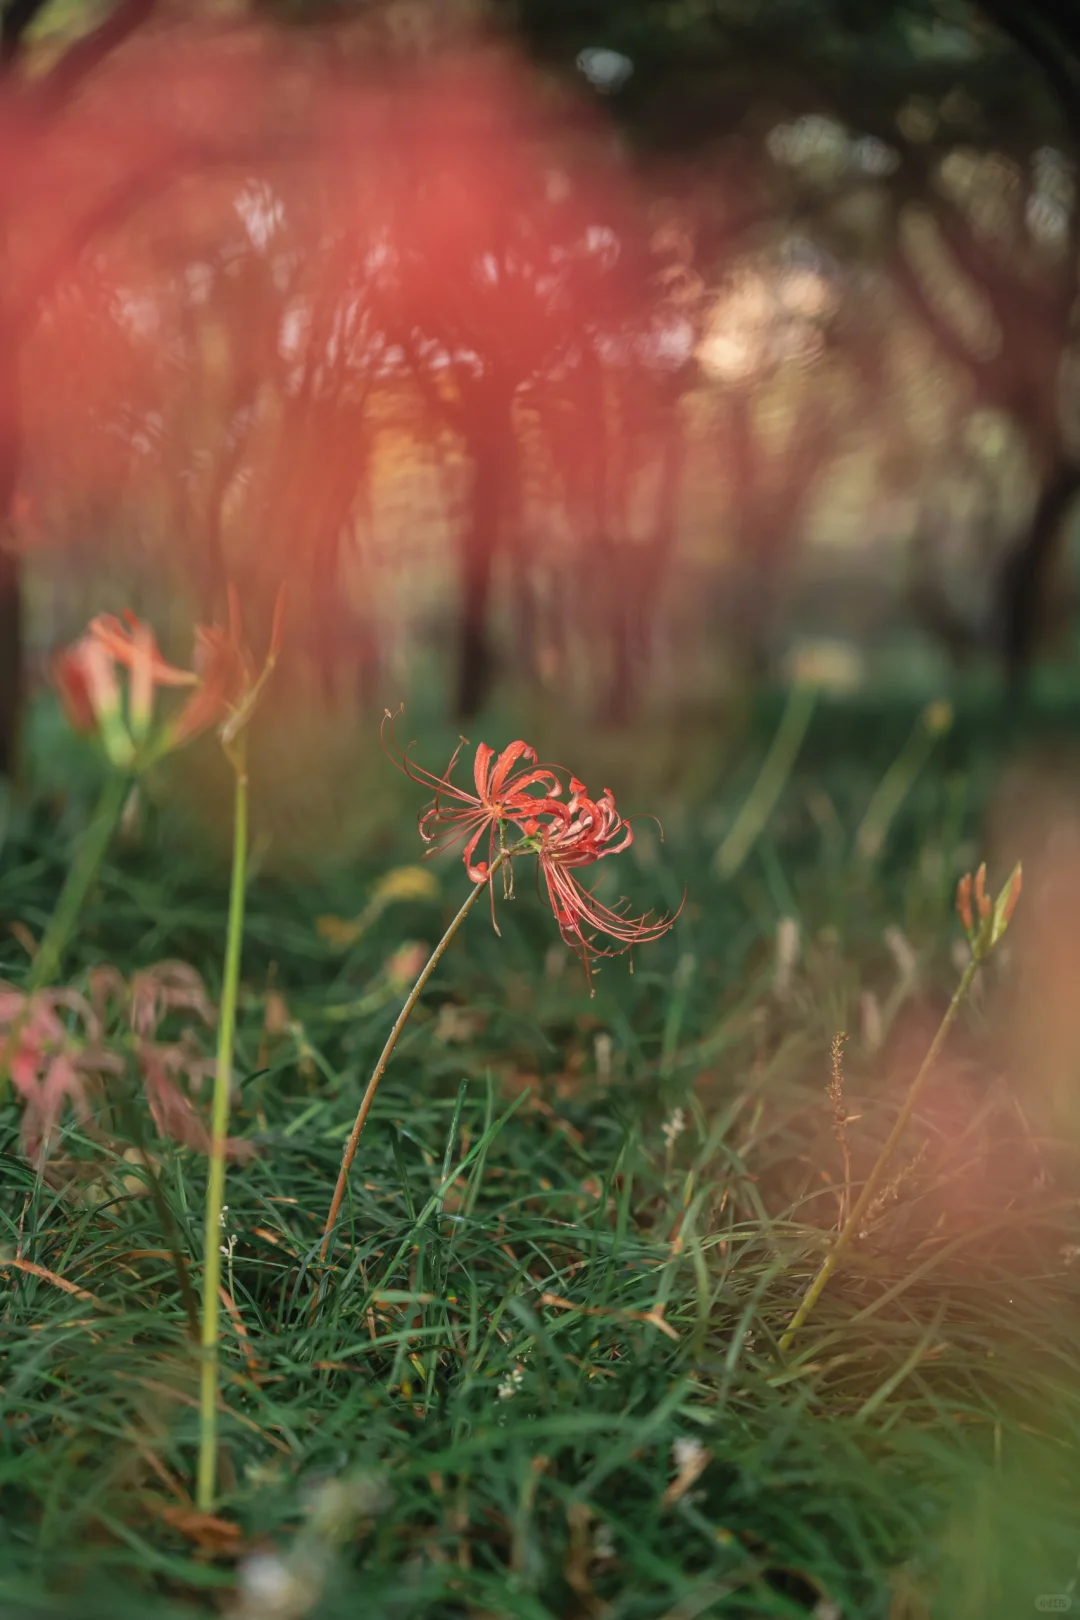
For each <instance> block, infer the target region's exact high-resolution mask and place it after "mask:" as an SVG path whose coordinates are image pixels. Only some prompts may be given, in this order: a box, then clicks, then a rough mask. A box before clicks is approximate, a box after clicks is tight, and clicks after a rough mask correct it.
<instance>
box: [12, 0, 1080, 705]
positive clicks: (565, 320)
mask: <svg viewBox="0 0 1080 1620" xmlns="http://www.w3.org/2000/svg"><path fill="white" fill-rule="evenodd" d="M3 18H4V61H5V80H6V82H5V85H4V100H3V103H2V107H3V115H4V117H5V119H6V121H7V122H6V124H5V129H6V130H7V131H8V132H9V133H8V135H7V148H8V151H9V152H10V153H11V161H9V162H7V163H6V164H5V169H4V177H3V183H2V186H0V210H2V218H3V225H4V229H3V238H2V239H3V244H4V246H3V252H4V264H3V270H4V278H3V289H2V298H0V338H2V339H3V340H4V341H3V343H2V344H0V348H2V351H3V374H2V377H0V473H2V477H0V504H3V505H5V507H6V508H7V510H8V513H9V524H8V528H9V530H10V544H9V547H8V551H7V554H6V555H7V564H6V567H7V574H6V575H5V577H4V578H3V579H0V598H2V600H3V602H4V605H5V606H4V620H5V625H6V630H5V633H4V637H3V644H4V648H5V657H6V659H7V665H6V673H5V676H4V684H5V688H6V690H7V693H8V697H9V702H8V708H9V710H10V708H11V706H12V705H11V701H10V697H11V693H12V692H13V691H14V688H15V654H14V651H13V649H15V647H16V637H15V631H14V625H15V615H14V604H15V598H16V593H17V591H18V592H21V595H22V597H23V599H24V601H25V602H26V604H27V610H28V619H27V623H28V630H27V634H26V636H25V638H24V639H25V641H26V648H25V650H24V652H23V654H22V655H21V657H20V662H21V667H23V668H24V670H29V672H30V674H31V676H32V675H33V671H34V670H35V668H40V664H41V659H42V657H43V655H44V654H46V653H47V652H48V650H49V649H50V648H51V647H52V646H53V645H54V644H55V643H56V642H57V641H59V640H60V639H62V638H63V637H64V636H65V635H67V634H69V633H70V631H71V629H72V628H73V627H75V626H76V625H77V624H78V623H79V622H80V620H81V619H82V617H84V615H85V613H86V611H87V610H88V608H98V607H104V606H106V605H109V604H110V603H111V602H113V601H114V600H115V595H116V591H117V590H118V589H120V584H119V582H120V581H123V589H124V593H125V599H126V600H130V601H132V602H133V603H134V604H135V605H138V606H143V607H145V608H146V609H147V610H149V609H150V608H151V607H153V606H155V604H158V606H157V612H158V614H159V616H160V613H161V612H163V611H164V606H163V605H161V604H163V602H164V601H166V600H167V601H168V602H170V603H171V604H172V606H171V609H170V611H171V612H172V614H173V616H174V618H175V624H176V626H177V627H179V626H180V625H182V624H184V623H185V622H187V620H188V619H189V617H190V609H191V606H192V605H194V606H195V607H197V609H198V610H199V611H201V612H204V613H207V612H213V611H216V610H218V608H219V604H220V600H221V596H222V592H223V588H224V583H225V580H226V578H227V577H230V576H231V577H234V578H236V579H238V580H239V581H240V583H241V586H242V589H243V591H244V594H245V597H246V599H248V600H249V601H250V602H251V603H252V605H253V611H255V612H256V614H257V612H258V605H259V604H262V607H263V611H265V607H266V604H267V603H268V602H269V600H270V599H271V598H272V594H273V591H274V589H275V588H276V583H277V581H278V580H279V579H280V578H281V577H282V576H283V575H285V576H286V577H288V578H289V581H290V594H291V600H292V613H293V619H292V623H293V629H294V635H293V647H294V655H295V656H294V665H295V668H294V670H293V675H294V678H295V681H296V682H297V683H299V684H300V685H304V683H307V687H306V689H310V688H311V687H312V683H313V682H315V683H317V687H318V689H319V691H320V692H321V693H322V694H323V696H324V697H325V699H326V700H328V701H329V702H331V703H335V702H341V701H343V700H344V699H345V698H346V697H347V698H348V700H349V701H352V700H353V699H355V698H356V697H357V695H359V696H360V698H361V699H362V700H363V701H365V702H371V703H372V704H374V705H375V706H376V707H381V705H382V703H383V702H384V701H391V702H392V701H395V700H396V698H397V697H398V696H400V695H401V692H402V691H403V690H405V689H407V688H409V687H411V686H415V685H416V684H417V683H424V684H426V687H427V689H428V690H429V691H430V690H432V689H437V690H438V691H439V692H441V693H444V694H445V697H444V698H441V699H440V703H441V706H442V707H443V709H444V711H445V712H448V713H449V712H453V711H455V710H456V712H457V713H458V714H459V715H462V716H467V715H469V714H473V713H476V712H477V711H478V710H480V709H481V708H483V707H484V706H485V705H486V704H487V703H488V702H489V701H490V699H491V697H492V694H493V693H500V692H502V693H504V694H505V693H511V694H512V693H518V694H521V693H526V694H532V697H531V698H530V699H529V701H538V702H540V703H543V702H545V701H546V702H548V703H550V704H554V705H555V706H556V707H557V708H559V709H560V710H561V711H567V712H569V711H573V712H574V713H581V714H582V715H584V714H588V715H589V716H590V717H591V718H592V719H594V720H595V719H602V720H606V721H608V722H610V723H620V722H625V721H627V720H631V719H638V718H640V716H641V714H642V713H643V711H644V710H645V709H646V708H647V709H649V710H650V711H653V712H655V713H659V714H672V713H675V712H682V711H685V710H686V709H687V708H688V707H689V708H692V709H694V710H695V711H698V712H707V711H709V710H710V708H716V707H717V706H719V705H720V704H722V702H723V701H724V696H725V694H726V693H728V692H730V691H731V690H732V689H733V686H734V687H737V686H738V685H739V683H740V682H741V681H743V680H744V679H745V677H746V676H747V675H748V674H755V675H758V676H760V675H765V676H768V677H781V678H787V677H791V676H792V675H796V676H802V677H806V678H812V679H815V680H818V681H821V682H824V683H827V684H832V685H834V686H839V687H850V686H853V685H857V684H859V683H860V682H862V681H864V680H866V679H868V678H869V679H873V678H880V679H883V680H889V679H900V680H903V681H915V682H916V683H917V682H918V681H920V680H922V681H924V682H925V683H927V684H932V682H933V681H934V680H935V679H938V678H940V673H941V669H942V667H943V660H944V659H946V658H949V657H951V658H952V659H954V660H955V659H965V658H969V657H970V656H971V655H972V654H976V655H978V654H980V653H982V654H984V655H990V656H991V657H993V658H994V659H995V660H997V662H998V664H999V666H1000V668H1001V669H1002V670H1003V671H1004V672H1005V673H1006V675H1008V676H1011V677H1012V678H1013V680H1014V681H1019V680H1020V679H1022V678H1023V676H1024V675H1025V674H1026V672H1027V670H1028V669H1029V667H1030V665H1031V663H1032V660H1033V659H1034V658H1035V657H1036V656H1041V655H1044V654H1057V655H1058V656H1062V655H1064V654H1066V653H1068V652H1070V651H1071V634H1067V632H1071V626H1072V618H1073V612H1072V586H1071V569H1070V561H1069V541H1070V520H1071V515H1072V509H1073V505H1074V503H1075V498H1076V496H1077V494H1078V493H1080V349H1078V346H1077V343H1078V338H1077V330H1076V319H1075V313H1076V307H1077V302H1076V301H1077V291H1078V283H1077V272H1078V254H1077V247H1078V229H1080V224H1078V222H1080V214H1078V210H1077V206H1076V195H1075V189H1076V171H1075V163H1076V155H1077V153H1076V147H1077V141H1078V138H1080V17H1077V15H1076V14H1075V13H1074V9H1073V7H1072V5H1071V4H1070V3H1069V0H1036V3H1021V0H984V3H980V4H964V3H960V0H917V3H909V4H897V3H889V0H486V3H484V0H457V3H451V0H438V3H435V0H378V3H375V0H368V3H363V0H351V3H349V0H343V3H340V4H336V5H326V4H318V3H316V0H272V3H271V0H268V3H266V4H257V3H255V0H251V3H248V4H245V3H243V0H204V3H202V4H200V5H191V4H185V5H180V4H171V3H169V0H117V3H116V4H115V5H113V6H112V7H110V6H108V5H100V4H91V3H90V0H83V3H76V0H57V3H54V4H34V3H33V0H21V3H20V0H13V3H10V4H8V5H7V6H6V7H5V8H4V10H3ZM20 557H22V558H24V559H25V565H24V566H23V567H22V569H21V572H22V575H23V577H22V579H21V581H20V580H19V579H18V578H17V576H18V574H19V573H20V568H19V567H17V566H16V560H17V559H18V558H20ZM159 599H160V602H159ZM176 633H177V634H179V628H177V631H176ZM935 658H936V659H937V662H936V663H935V661H934V660H935ZM935 672H936V673H935ZM545 694H546V697H545ZM8 725H9V729H10V715H9V716H8Z"/></svg>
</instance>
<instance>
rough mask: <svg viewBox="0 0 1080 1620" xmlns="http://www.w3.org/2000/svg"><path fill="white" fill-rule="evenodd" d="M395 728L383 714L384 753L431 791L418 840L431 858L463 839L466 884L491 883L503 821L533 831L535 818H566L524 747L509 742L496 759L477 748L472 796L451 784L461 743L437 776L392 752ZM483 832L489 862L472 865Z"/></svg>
mask: <svg viewBox="0 0 1080 1620" xmlns="http://www.w3.org/2000/svg"><path fill="white" fill-rule="evenodd" d="M387 722H389V726H388V725H387ZM393 727H394V717H393V716H392V715H391V714H390V711H389V710H387V711H386V715H385V718H384V719H383V723H382V728H381V736H382V740H383V747H384V749H385V750H386V752H387V754H388V755H389V756H390V758H391V759H392V760H393V762H394V764H395V765H396V766H397V767H398V769H399V770H402V771H404V772H405V775H406V776H408V777H409V778H410V780H412V781H413V782H419V783H420V784H421V785H422V786H423V787H430V788H434V789H435V797H434V799H433V800H432V802H431V804H429V805H428V806H427V808H426V809H424V810H422V811H421V813H420V823H419V825H420V836H421V838H423V840H424V842H425V843H427V844H430V845H431V846H432V848H431V853H432V854H434V853H435V852H437V851H439V850H443V849H451V848H453V846H454V845H455V844H457V843H458V842H459V841H460V840H461V839H462V838H464V839H465V840H466V843H465V848H464V849H463V850H462V859H463V860H464V862H465V870H466V872H467V873H468V875H469V880H470V882H472V883H483V882H485V881H486V880H488V879H489V878H490V875H491V866H492V863H493V861H494V859H495V851H496V844H497V843H499V847H500V848H501V847H502V846H501V842H500V830H501V828H502V827H503V825H504V824H505V823H506V822H510V823H511V825H512V826H516V827H518V828H519V829H520V830H521V831H522V832H525V831H526V829H532V830H534V831H535V830H536V829H537V828H538V827H539V826H540V821H539V819H538V818H539V817H541V816H552V817H554V818H555V819H556V820H557V821H560V822H561V821H564V820H565V819H566V816H567V807H566V805H564V804H561V803H559V802H558V801H559V798H560V795H561V794H562V783H561V782H560V781H559V779H558V777H557V776H556V774H555V772H554V771H553V770H551V769H549V768H548V767H546V766H539V767H537V768H536V769H532V768H531V767H533V766H536V757H537V756H536V750H535V749H534V748H530V747H529V745H528V743H525V742H521V741H518V742H512V743H509V744H508V745H507V747H506V748H504V749H503V751H502V753H501V754H498V755H496V753H495V750H494V749H493V748H489V747H488V745H487V743H480V744H479V745H478V747H477V750H476V758H475V760H474V761H473V781H474V783H475V785H476V792H475V793H470V792H469V791H468V789H467V788H460V787H457V786H456V785H455V784H454V783H453V782H451V780H450V777H451V776H452V774H453V770H454V766H455V765H456V764H457V761H458V756H459V755H460V753H461V750H462V749H463V748H464V747H466V741H465V739H464V738H462V740H461V742H460V743H459V744H458V746H457V747H456V748H455V749H454V752H453V755H452V757H451V759H450V763H449V765H448V766H447V767H446V770H445V771H444V772H443V774H442V775H441V776H436V775H435V773H434V772H433V771H427V770H425V769H424V768H423V766H420V765H415V764H414V763H413V761H412V760H411V759H410V758H409V750H408V748H406V749H405V750H404V752H402V751H401V750H400V749H397V748H396V746H395V743H394V735H393ZM388 731H389V738H390V740H389V743H388V742H387V732H388ZM409 746H410V747H411V746H412V745H411V744H410V745H409ZM536 790H539V791H536ZM448 800H449V801H450V802H449V803H448V802H447V801H448ZM485 833H486V834H487V839H488V844H487V858H486V860H485V859H481V860H476V859H474V857H475V855H476V850H477V847H478V845H479V843H480V840H481V839H482V838H483V836H484V834H485Z"/></svg>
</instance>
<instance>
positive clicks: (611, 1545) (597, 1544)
mask: <svg viewBox="0 0 1080 1620" xmlns="http://www.w3.org/2000/svg"><path fill="white" fill-rule="evenodd" d="M593 1557H594V1558H595V1559H596V1560H597V1561H598V1562H599V1563H605V1564H606V1563H608V1562H609V1561H610V1560H611V1559H612V1558H614V1557H615V1537H614V1535H613V1534H612V1530H611V1526H610V1524H598V1525H597V1527H596V1531H595V1534H594V1535H593Z"/></svg>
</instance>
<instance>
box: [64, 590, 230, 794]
mask: <svg viewBox="0 0 1080 1620" xmlns="http://www.w3.org/2000/svg"><path fill="white" fill-rule="evenodd" d="M121 669H123V670H126V671H127V672H128V677H129V681H128V697H127V716H126V718H125V714H124V701H123V694H122V690H121V686H120V681H119V679H118V674H117V672H118V670H121ZM53 675H54V679H55V681H56V685H57V688H58V690H59V693H60V700H61V702H62V703H63V705H64V709H65V712H66V714H67V717H68V720H69V721H70V723H71V725H72V726H73V728H74V729H75V730H76V731H82V732H97V733H98V735H99V736H100V738H101V741H102V743H103V745H104V747H105V751H106V753H107V754H108V756H109V758H110V759H111V760H112V762H113V764H114V765H118V766H121V767H130V766H131V765H133V764H134V762H135V759H136V755H137V753H138V750H139V749H140V747H141V746H142V745H143V744H144V743H145V742H146V739H147V737H148V735H149V733H150V728H151V725H152V722H153V709H154V693H155V691H156V689H157V688H158V687H183V686H194V685H196V684H197V682H198V676H197V675H195V674H194V673H193V672H192V671H191V670H187V669H179V668H177V666H176V665H175V664H170V663H168V662H167V661H166V659H165V658H163V657H162V654H161V651H160V649H159V647H158V644H157V641H156V639H155V637H154V633H153V631H152V630H151V629H150V628H149V626H148V625H145V624H143V623H142V622H141V621H140V620H139V619H137V618H136V617H135V615H134V614H133V613H125V615H124V618H123V620H120V619H118V618H116V617H114V615H113V614H111V613H102V614H99V615H98V616H97V617H96V618H94V619H91V621H90V624H89V626H88V627H87V630H86V633H85V635H83V636H81V637H80V638H79V640H78V641H77V642H76V643H75V644H74V646H72V647H69V648H68V649H67V650H66V652H63V653H61V654H60V656H59V657H58V658H57V659H56V660H55V661H54V664H53Z"/></svg>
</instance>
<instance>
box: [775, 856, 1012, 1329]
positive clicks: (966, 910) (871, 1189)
mask: <svg viewBox="0 0 1080 1620" xmlns="http://www.w3.org/2000/svg"><path fill="white" fill-rule="evenodd" d="M1020 886H1021V871H1020V867H1019V866H1017V867H1016V868H1015V869H1014V870H1013V873H1012V876H1011V877H1010V878H1009V881H1008V883H1006V885H1005V887H1004V888H1003V889H1002V891H1001V893H1000V894H999V895H998V898H997V901H996V903H995V904H993V905H991V902H990V897H989V895H987V893H986V867H985V866H980V868H979V870H978V872H977V873H976V875H975V884H974V893H975V898H976V913H975V915H974V916H973V915H972V909H971V896H972V881H971V877H970V875H968V876H965V877H962V878H961V879H960V883H959V886H958V889H957V896H956V908H957V911H958V913H959V915H960V920H961V922H962V923H963V925H964V931H965V932H966V934H967V936H968V943H969V944H970V946H971V960H970V961H969V962H968V965H967V967H966V968H965V969H964V972H963V974H962V976H961V979H960V982H959V984H958V985H957V987H956V989H955V991H954V992H953V998H952V1000H951V1001H950V1002H949V1005H948V1007H947V1008H946V1010H945V1016H944V1017H943V1018H942V1020H941V1023H940V1024H939V1026H938V1031H937V1034H936V1035H935V1036H934V1038H933V1040H932V1041H931V1042H930V1047H929V1050H928V1051H927V1054H926V1056H925V1057H924V1058H923V1060H922V1063H921V1064H920V1065H919V1071H918V1073H917V1074H916V1076H915V1078H914V1080H913V1081H912V1082H911V1085H910V1086H909V1087H908V1093H907V1096H906V1097H905V1098H904V1101H903V1103H902V1105H901V1108H900V1112H899V1113H898V1114H897V1116H896V1121H895V1123H894V1125H893V1128H892V1130H891V1131H890V1132H889V1134H888V1136H887V1138H886V1140H885V1145H884V1147H883V1148H882V1150H881V1152H880V1153H879V1154H878V1156H877V1160H876V1162H875V1164H874V1168H873V1169H872V1170H871V1172H870V1174H869V1175H868V1176H867V1178H866V1182H865V1184H864V1186H863V1190H862V1192H861V1193H860V1194H859V1196H858V1198H857V1199H856V1200H855V1203H854V1205H853V1206H852V1209H851V1212H850V1213H849V1215H848V1217H847V1219H846V1221H845V1222H844V1224H843V1226H842V1227H841V1228H840V1231H839V1232H838V1234H837V1236H836V1241H835V1242H834V1243H833V1245H832V1247H831V1248H830V1250H829V1252H828V1254H827V1255H826V1256H825V1259H824V1260H823V1261H822V1263H821V1266H820V1267H819V1269H818V1271H817V1274H816V1275H815V1277H814V1279H813V1281H812V1282H811V1284H810V1286H809V1287H808V1288H807V1290H806V1293H805V1294H804V1295H803V1297H802V1300H801V1301H800V1303H799V1308H798V1310H797V1311H796V1312H795V1315H794V1316H793V1317H792V1319H791V1322H790V1323H789V1325H788V1328H787V1331H786V1332H785V1333H784V1335H783V1337H782V1338H781V1340H780V1352H781V1354H782V1355H783V1354H786V1353H787V1351H788V1350H789V1349H790V1348H791V1343H792V1340H793V1339H794V1337H795V1335H796V1333H797V1332H798V1331H799V1329H800V1328H801V1327H802V1326H803V1324H804V1323H805V1321H806V1319H807V1317H808V1316H809V1315H810V1312H811V1311H812V1310H813V1309H814V1306H815V1305H816V1304H817V1302H818V1300H819V1299H820V1298H821V1295H822V1293H823V1291H824V1289H825V1285H826V1283H827V1282H828V1281H829V1278H830V1277H831V1276H832V1274H833V1272H834V1271H835V1270H836V1267H837V1265H838V1263H839V1261H840V1257H841V1255H842V1254H843V1253H844V1251H845V1249H847V1248H848V1247H849V1246H850V1244H851V1243H852V1242H853V1241H854V1239H855V1238H856V1237H857V1236H858V1234H859V1231H860V1229H861V1227H862V1222H863V1217H864V1216H865V1214H866V1212H867V1210H868V1209H869V1208H870V1205H871V1203H872V1202H873V1200H874V1197H875V1195H876V1194H877V1192H878V1190H879V1188H880V1187H881V1184H882V1181H883V1180H884V1176H885V1172H886V1170H887V1169H888V1167H889V1164H890V1161H891V1160H892V1157H893V1154H894V1153H895V1152H896V1149H897V1147H898V1145H899V1143H900V1139H901V1137H902V1136H903V1134H904V1132H905V1131H906V1130H907V1127H908V1124H909V1122H910V1120H911V1116H912V1114H913V1113H914V1112H915V1105H916V1104H917V1103H918V1101H919V1098H920V1097H921V1096H922V1093H923V1090H924V1089H925V1087H926V1083H927V1081H928V1080H929V1078H930V1076H931V1074H932V1073H933V1069H934V1064H935V1063H936V1062H937V1060H938V1058H939V1056H940V1055H941V1049H942V1047H943V1046H944V1044H945V1040H946V1037H947V1036H948V1033H949V1031H950V1029H951V1028H952V1026H953V1024H954V1023H955V1022H956V1018H957V1014H958V1013H959V1011H960V1008H961V1007H962V1006H963V1004H964V1002H965V1000H966V999H967V996H968V992H969V991H970V990H971V987H972V985H973V984H974V982H975V976H976V974H977V973H978V971H979V969H980V967H981V966H982V965H983V963H984V962H985V961H986V959H987V957H988V956H989V955H990V953H991V952H992V951H993V949H994V947H995V946H996V945H997V943H998V941H999V940H1000V939H1001V936H1002V934H1004V932H1005V930H1006V928H1007V927H1008V926H1009V921H1010V919H1011V918H1012V914H1013V912H1014V910H1015V909H1016V902H1017V900H1018V899H1019V898H1020Z"/></svg>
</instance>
